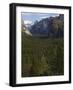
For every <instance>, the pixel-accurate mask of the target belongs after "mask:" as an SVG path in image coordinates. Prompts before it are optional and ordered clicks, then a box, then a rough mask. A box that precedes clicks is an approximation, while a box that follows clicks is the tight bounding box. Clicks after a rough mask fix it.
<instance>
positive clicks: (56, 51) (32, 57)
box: [21, 14, 64, 77]
mask: <svg viewBox="0 0 73 90" xmlns="http://www.w3.org/2000/svg"><path fill="white" fill-rule="evenodd" d="M23 27H25V26H24V25H22V33H21V34H22V65H21V66H22V68H21V69H22V74H21V76H22V77H32V76H53V75H63V74H64V16H63V15H62V14H60V15H59V16H56V17H50V18H45V19H42V20H40V21H39V22H38V21H36V22H35V23H34V25H32V26H31V28H30V29H29V31H30V32H31V34H32V36H30V35H27V34H26V33H25V32H24V30H23Z"/></svg>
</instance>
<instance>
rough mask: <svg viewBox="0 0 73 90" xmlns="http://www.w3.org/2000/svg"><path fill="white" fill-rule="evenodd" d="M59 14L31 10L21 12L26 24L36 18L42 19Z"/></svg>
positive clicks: (31, 22)
mask: <svg viewBox="0 0 73 90" xmlns="http://www.w3.org/2000/svg"><path fill="white" fill-rule="evenodd" d="M58 15H59V14H54V13H31V12H28V13H26V12H23V13H21V19H22V20H23V21H24V23H25V24H28V23H29V24H33V23H34V22H35V21H36V20H38V21H40V20H41V19H43V18H49V17H55V16H58Z"/></svg>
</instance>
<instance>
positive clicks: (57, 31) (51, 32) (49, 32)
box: [30, 14, 64, 37]
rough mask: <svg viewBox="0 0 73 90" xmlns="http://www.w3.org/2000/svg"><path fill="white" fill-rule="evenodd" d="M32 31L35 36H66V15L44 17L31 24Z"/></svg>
mask: <svg viewBox="0 0 73 90" xmlns="http://www.w3.org/2000/svg"><path fill="white" fill-rule="evenodd" d="M30 32H31V33H32V36H34V37H63V36H64V15H63V14H60V15H59V16H56V17H50V18H44V19H42V20H40V21H36V22H35V23H34V25H32V26H31V28H30Z"/></svg>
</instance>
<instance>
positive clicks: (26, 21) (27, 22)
mask: <svg viewBox="0 0 73 90" xmlns="http://www.w3.org/2000/svg"><path fill="white" fill-rule="evenodd" d="M24 24H32V21H30V20H24Z"/></svg>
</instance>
